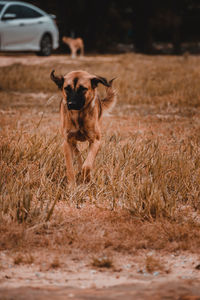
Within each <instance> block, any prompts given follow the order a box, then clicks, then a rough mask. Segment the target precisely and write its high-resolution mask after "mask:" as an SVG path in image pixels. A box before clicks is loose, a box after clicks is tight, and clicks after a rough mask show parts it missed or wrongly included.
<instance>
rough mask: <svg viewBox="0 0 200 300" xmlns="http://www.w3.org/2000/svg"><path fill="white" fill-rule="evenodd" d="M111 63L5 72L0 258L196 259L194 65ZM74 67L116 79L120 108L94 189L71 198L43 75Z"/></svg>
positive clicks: (199, 92) (76, 191)
mask: <svg viewBox="0 0 200 300" xmlns="http://www.w3.org/2000/svg"><path fill="white" fill-rule="evenodd" d="M113 59H114V63H113V62H112V61H111V60H110V61H104V62H101V60H99V61H97V60H95V59H94V60H93V61H91V62H90V63H89V62H88V61H80V62H79V64H78V65H77V64H76V65H74V66H73V62H72V65H70V64H66V65H65V64H61V63H60V62H58V63H53V62H51V63H49V64H45V65H42V64H41V65H34V66H24V65H22V64H14V65H11V66H6V67H2V68H1V72H0V96H1V97H0V105H1V108H0V114H1V121H0V126H1V131H0V135H1V137H0V138H1V144H0V159H1V164H0V222H1V223H0V236H1V237H0V243H1V244H0V245H1V249H11V248H12V247H14V248H15V247H16V248H19V249H20V248H23V247H24V246H27V247H28V246H30V247H34V246H36V247H38V246H40V247H44V246H45V247H50V248H55V247H62V246H64V247H66V246H67V249H66V251H68V252H70V251H71V249H77V248H78V249H81V251H91V252H92V253H96V252H101V251H102V250H103V249H107V248H109V249H112V250H114V251H127V252H134V251H136V250H137V249H144V248H148V249H167V250H169V251H176V250H178V249H182V250H187V249H189V250H191V249H192V250H193V251H198V249H199V245H200V231H199V227H200V222H199V210H200V185H199V178H200V160H199V157H200V148H199V142H200V130H199V129H200V122H199V104H200V98H199V97H200V84H199V82H200V71H199V70H200V58H199V57H190V56H189V58H188V60H187V61H186V60H184V58H182V57H151V56H148V57H147V56H141V55H131V54H127V55H119V56H115V57H113ZM72 67H73V68H74V69H80V68H81V69H86V70H88V71H89V72H94V73H96V74H100V75H104V76H105V77H108V78H112V77H115V76H118V80H117V81H116V84H115V86H116V88H117V89H118V97H119V101H118V104H117V106H116V108H115V110H114V116H113V117H111V118H110V119H109V118H107V119H105V121H104V125H103V129H104V130H103V132H104V136H103V143H102V147H101V150H100V152H99V154H98V156H97V160H96V166H95V169H94V171H93V178H92V181H91V182H90V183H89V184H87V185H83V184H78V185H77V186H76V187H75V188H73V189H72V188H71V189H69V187H68V186H67V184H66V178H65V166H64V158H63V153H62V147H61V144H62V139H61V137H60V135H59V134H58V126H59V122H58V120H59V116H58V102H59V97H60V96H59V94H58V93H57V90H56V89H55V87H54V85H53V84H52V83H51V81H50V80H49V74H50V71H51V70H52V69H53V68H55V69H56V70H57V72H58V73H66V72H68V71H69V70H71V68H72ZM5 74H6V76H5ZM102 92H103V91H102ZM54 95H56V96H55V97H54V98H52V100H53V101H51V103H50V101H49V103H47V100H48V99H49V98H51V97H52V96H54ZM80 148H81V149H82V155H83V157H85V156H86V150H85V148H84V147H82V146H80ZM78 208H79V209H78Z"/></svg>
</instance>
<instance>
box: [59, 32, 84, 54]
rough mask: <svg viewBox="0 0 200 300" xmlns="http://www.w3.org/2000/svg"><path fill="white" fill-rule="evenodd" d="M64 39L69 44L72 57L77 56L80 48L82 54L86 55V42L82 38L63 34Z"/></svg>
mask: <svg viewBox="0 0 200 300" xmlns="http://www.w3.org/2000/svg"><path fill="white" fill-rule="evenodd" d="M62 41H63V43H65V44H67V45H68V46H69V48H70V51H71V57H72V58H76V56H77V52H78V50H80V55H81V56H83V55H84V43H83V40H82V38H76V39H72V38H70V37H66V36H63V38H62Z"/></svg>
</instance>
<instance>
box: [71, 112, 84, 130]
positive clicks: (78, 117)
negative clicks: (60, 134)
mask: <svg viewBox="0 0 200 300" xmlns="http://www.w3.org/2000/svg"><path fill="white" fill-rule="evenodd" d="M70 123H71V124H70V125H71V126H70V127H71V130H72V131H77V130H84V128H85V127H86V125H87V124H86V123H87V122H86V120H85V116H84V115H82V114H80V113H78V112H74V113H73V114H71V116H70Z"/></svg>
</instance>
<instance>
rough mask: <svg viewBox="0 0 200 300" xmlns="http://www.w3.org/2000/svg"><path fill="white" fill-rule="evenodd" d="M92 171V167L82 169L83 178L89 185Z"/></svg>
mask: <svg viewBox="0 0 200 300" xmlns="http://www.w3.org/2000/svg"><path fill="white" fill-rule="evenodd" d="M90 171H91V167H90V166H87V165H86V166H84V165H83V167H82V176H83V181H84V182H86V183H88V182H89V181H90Z"/></svg>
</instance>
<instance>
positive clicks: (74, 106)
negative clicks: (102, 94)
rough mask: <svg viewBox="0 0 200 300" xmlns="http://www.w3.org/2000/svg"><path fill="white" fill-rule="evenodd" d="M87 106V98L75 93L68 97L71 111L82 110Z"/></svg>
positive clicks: (68, 105)
mask: <svg viewBox="0 0 200 300" xmlns="http://www.w3.org/2000/svg"><path fill="white" fill-rule="evenodd" d="M84 105H85V97H84V96H83V95H77V93H73V94H72V95H70V96H68V97H67V107H68V109H69V110H80V109H82V108H83V106H84Z"/></svg>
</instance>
